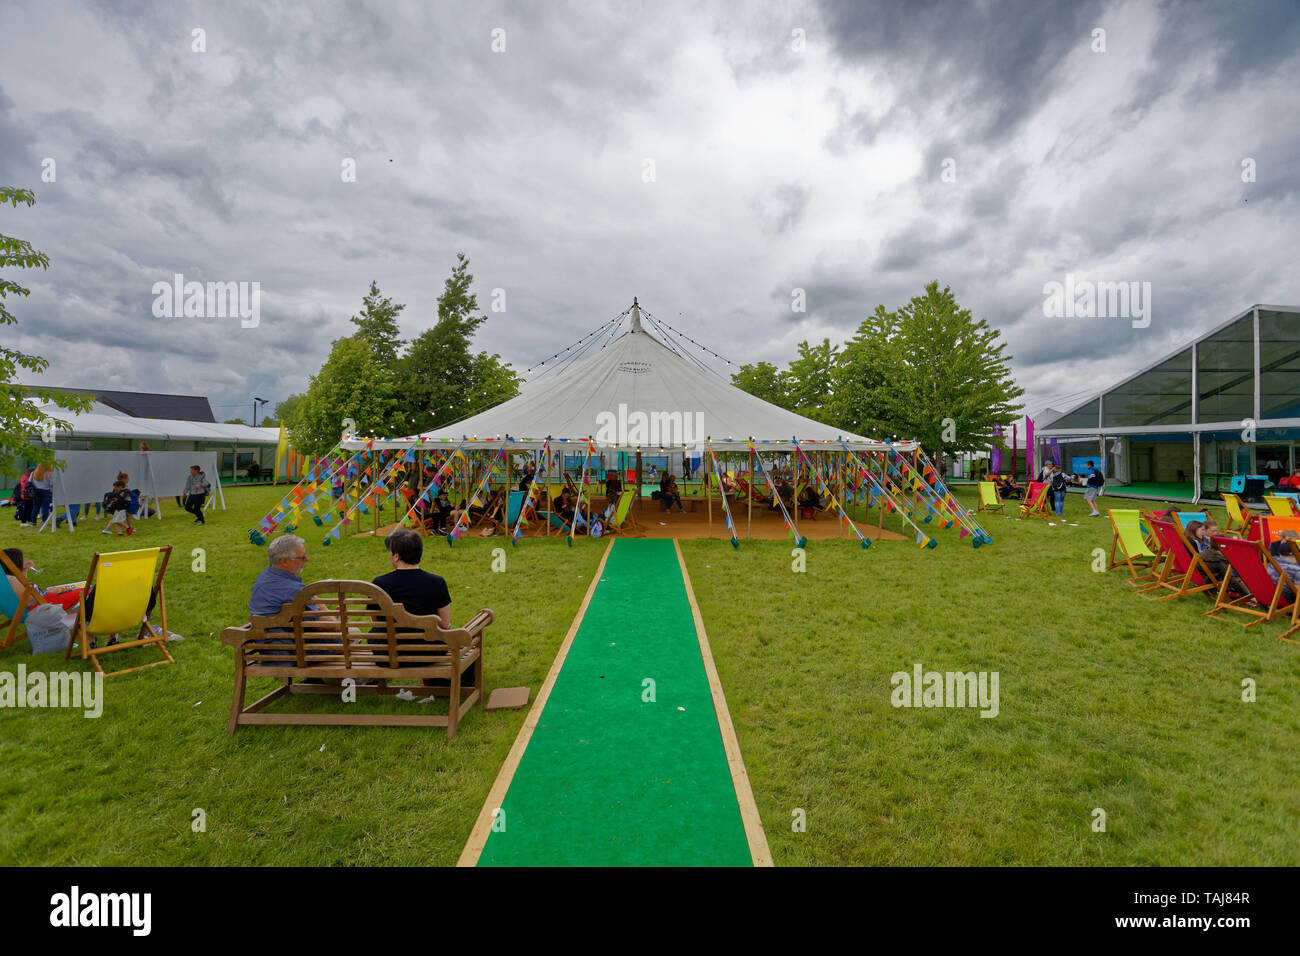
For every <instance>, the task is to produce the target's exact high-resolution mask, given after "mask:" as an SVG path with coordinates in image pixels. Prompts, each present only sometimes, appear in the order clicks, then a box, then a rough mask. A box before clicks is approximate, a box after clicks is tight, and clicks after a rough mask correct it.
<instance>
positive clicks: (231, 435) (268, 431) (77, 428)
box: [37, 403, 280, 445]
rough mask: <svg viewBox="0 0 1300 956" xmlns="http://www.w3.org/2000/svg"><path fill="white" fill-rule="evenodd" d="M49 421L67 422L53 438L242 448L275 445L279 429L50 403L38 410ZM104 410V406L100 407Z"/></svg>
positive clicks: (56, 431) (42, 405) (39, 406)
mask: <svg viewBox="0 0 1300 956" xmlns="http://www.w3.org/2000/svg"><path fill="white" fill-rule="evenodd" d="M37 407H38V408H39V409H40V411H41V412H42V414H44V415H45V416H47V417H49V418H54V419H58V420H60V421H64V422H67V423H68V425H69V426H71V427H70V428H63V427H61V426H60V427H58V428H56V429H55V431H54V437H55V438H73V439H86V438H125V439H131V440H137V439H138V440H141V441H205V442H224V443H226V444H236V443H238V444H241V445H274V444H276V442H277V441H278V440H279V436H280V430H279V428H261V427H257V428H254V427H252V426H250V425H223V424H220V423H218V422H188V421H178V420H173V419H168V418H133V417H131V416H130V415H121V414H115V415H110V414H104V413H102V412H96V411H93V410H92V411H89V412H85V413H83V414H76V413H74V412H70V411H68V410H67V409H63V408H59V406H57V405H54V404H52V403H46V404H41V405H38V406H37ZM99 407H101V408H102V407H103V406H99Z"/></svg>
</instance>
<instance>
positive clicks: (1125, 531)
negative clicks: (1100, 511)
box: [1106, 508, 1160, 584]
mask: <svg viewBox="0 0 1300 956" xmlns="http://www.w3.org/2000/svg"><path fill="white" fill-rule="evenodd" d="M1106 517H1108V518H1110V526H1111V527H1112V528H1113V529H1114V530H1115V540H1114V541H1113V542H1112V543H1111V546H1110V564H1108V565H1107V566H1106V570H1107V571H1110V570H1111V569H1113V568H1118V567H1120V566H1122V565H1123V566H1127V567H1128V570H1129V584H1137V583H1138V582H1146V581H1147V580H1148V579H1149V578H1151V577H1152V576H1153V575H1154V574H1155V570H1156V566H1157V565H1158V564H1159V563H1160V555H1158V554H1157V553H1156V552H1155V551H1153V550H1151V546H1150V545H1149V544H1148V543H1147V532H1146V529H1145V528H1144V527H1143V526H1142V512H1141V511H1139V510H1137V509H1136V508H1107V509H1106Z"/></svg>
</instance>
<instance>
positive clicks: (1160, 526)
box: [1137, 518, 1219, 601]
mask: <svg viewBox="0 0 1300 956" xmlns="http://www.w3.org/2000/svg"><path fill="white" fill-rule="evenodd" d="M1151 529H1152V531H1154V532H1155V535H1156V537H1157V538H1158V539H1159V541H1160V544H1161V546H1162V547H1163V548H1164V550H1165V552H1166V553H1167V555H1168V558H1167V559H1166V560H1165V563H1164V564H1163V565H1162V567H1161V569H1160V575H1159V577H1157V578H1156V580H1155V582H1154V583H1153V584H1152V585H1151V586H1150V587H1146V588H1142V589H1140V590H1139V591H1138V592H1137V593H1138V594H1141V595H1142V596H1143V597H1146V598H1147V599H1148V600H1154V601H1171V600H1173V599H1174V598H1177V597H1184V596H1186V595H1188V594H1196V593H1198V592H1204V591H1211V590H1214V589H1215V588H1218V587H1219V582H1218V581H1216V580H1215V578H1214V575H1213V574H1211V573H1210V569H1209V568H1208V567H1206V565H1205V561H1203V560H1202V559H1201V556H1200V555H1199V554H1194V553H1193V552H1192V549H1191V547H1190V546H1189V545H1188V544H1187V539H1186V538H1184V537H1183V536H1182V534H1180V533H1179V531H1178V528H1177V527H1176V526H1175V525H1174V524H1173V522H1170V521H1160V520H1159V519H1157V518H1152V519H1151ZM1160 591H1169V592H1171V593H1169V594H1163V595H1160V596H1159V597H1150V595H1154V594H1156V593H1158V592H1160Z"/></svg>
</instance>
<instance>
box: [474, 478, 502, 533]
mask: <svg viewBox="0 0 1300 956" xmlns="http://www.w3.org/2000/svg"><path fill="white" fill-rule="evenodd" d="M504 495H505V490H504V489H501V488H498V489H497V490H496V491H494V492H492V493H491V494H490V495H488V499H487V502H486V503H484V504H481V505H471V506H470V508H469V520H470V522H471V523H472V522H475V521H478V520H480V519H481V518H484V517H486V518H487V519H488V522H489V524H488V526H487V527H486V528H484V529H483V536H484V537H491V536H492V535H494V534H505V528H506V526H505V524H504V523H503V522H502V515H503V514H504V509H503V508H502V506H501V501H502V498H503V497H504Z"/></svg>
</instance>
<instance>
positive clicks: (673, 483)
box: [659, 471, 686, 514]
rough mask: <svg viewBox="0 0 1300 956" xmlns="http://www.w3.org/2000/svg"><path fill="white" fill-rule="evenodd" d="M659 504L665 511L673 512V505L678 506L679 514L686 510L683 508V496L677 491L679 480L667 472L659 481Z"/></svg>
mask: <svg viewBox="0 0 1300 956" xmlns="http://www.w3.org/2000/svg"><path fill="white" fill-rule="evenodd" d="M659 504H660V505H661V506H662V507H663V509H664V511H672V510H673V505H676V506H677V513H678V514H681V513H682V512H684V511H685V510H686V509H685V508H683V507H682V496H681V493H680V492H678V490H677V479H676V478H675V477H673V474H672V473H671V472H667V471H665V472H664V474H663V478H661V479H660V481H659Z"/></svg>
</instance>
